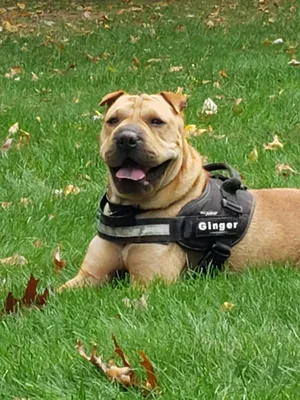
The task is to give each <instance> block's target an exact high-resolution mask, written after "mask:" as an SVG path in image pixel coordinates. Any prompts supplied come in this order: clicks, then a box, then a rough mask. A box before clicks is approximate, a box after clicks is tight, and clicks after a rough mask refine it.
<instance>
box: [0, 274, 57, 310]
mask: <svg viewBox="0 0 300 400" xmlns="http://www.w3.org/2000/svg"><path fill="white" fill-rule="evenodd" d="M38 282H39V280H38V279H35V278H34V277H33V276H32V275H30V278H29V281H28V283H27V285H26V289H25V293H24V296H23V297H22V298H21V299H16V298H15V297H14V296H13V295H12V293H11V292H9V293H8V295H7V297H6V300H5V303H4V309H3V311H2V313H3V312H5V313H12V312H15V311H16V309H17V306H19V307H23V306H24V307H31V306H35V307H42V306H43V305H44V304H45V303H46V301H47V299H48V296H49V290H48V289H45V290H44V292H43V294H38V293H37V291H36V288H37V285H38Z"/></svg>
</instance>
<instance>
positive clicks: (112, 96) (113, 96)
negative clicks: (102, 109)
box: [99, 90, 125, 108]
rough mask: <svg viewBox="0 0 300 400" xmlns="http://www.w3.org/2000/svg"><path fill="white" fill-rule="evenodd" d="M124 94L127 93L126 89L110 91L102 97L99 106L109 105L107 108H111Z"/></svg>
mask: <svg viewBox="0 0 300 400" xmlns="http://www.w3.org/2000/svg"><path fill="white" fill-rule="evenodd" d="M123 94H125V92H124V90H117V91H116V92H111V93H108V94H106V95H105V96H104V97H103V98H102V100H101V101H100V103H99V106H104V105H107V108H109V107H110V106H111V105H112V104H113V103H114V102H115V101H116V100H117V99H118V98H119V97H121V96H123Z"/></svg>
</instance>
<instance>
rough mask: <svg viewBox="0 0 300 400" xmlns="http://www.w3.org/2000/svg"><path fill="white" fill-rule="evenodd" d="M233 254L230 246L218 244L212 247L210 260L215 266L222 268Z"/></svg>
mask: <svg viewBox="0 0 300 400" xmlns="http://www.w3.org/2000/svg"><path fill="white" fill-rule="evenodd" d="M230 254H231V249H230V246H228V245H227V244H224V243H221V242H216V243H214V244H213V245H212V246H211V250H210V258H211V260H212V263H213V264H214V265H215V266H218V267H220V266H222V265H223V264H224V262H225V261H226V260H227V258H228V257H229V256H230Z"/></svg>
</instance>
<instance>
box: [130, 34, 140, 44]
mask: <svg viewBox="0 0 300 400" xmlns="http://www.w3.org/2000/svg"><path fill="white" fill-rule="evenodd" d="M140 39H141V38H140V36H132V35H130V42H131V43H133V44H135V43H136V42H137V41H138V40H140Z"/></svg>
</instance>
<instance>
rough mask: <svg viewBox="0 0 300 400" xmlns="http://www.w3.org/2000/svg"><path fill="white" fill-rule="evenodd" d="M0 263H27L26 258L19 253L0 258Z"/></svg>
mask: <svg viewBox="0 0 300 400" xmlns="http://www.w3.org/2000/svg"><path fill="white" fill-rule="evenodd" d="M0 264H6V265H25V264H28V260H27V259H26V258H25V257H23V256H20V255H19V254H14V255H13V256H11V257H6V258H1V259H0Z"/></svg>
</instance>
